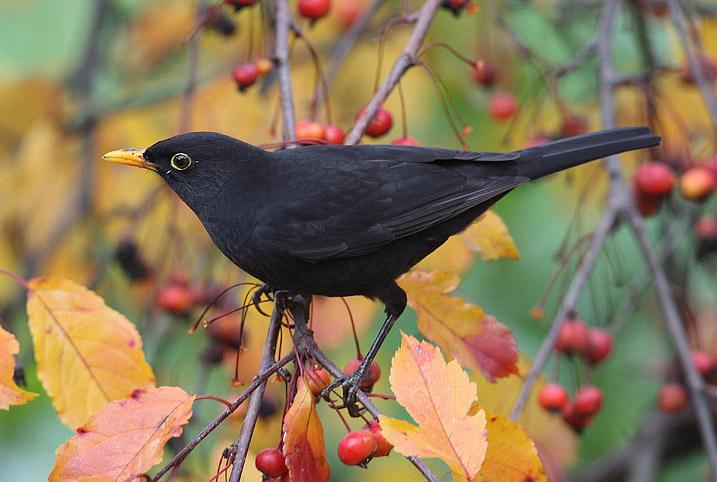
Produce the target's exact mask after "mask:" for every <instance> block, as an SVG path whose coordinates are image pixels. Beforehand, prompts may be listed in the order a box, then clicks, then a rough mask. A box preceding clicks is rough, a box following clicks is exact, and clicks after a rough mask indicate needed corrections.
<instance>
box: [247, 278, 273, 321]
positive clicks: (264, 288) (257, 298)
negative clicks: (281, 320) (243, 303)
mask: <svg viewBox="0 0 717 482" xmlns="http://www.w3.org/2000/svg"><path fill="white" fill-rule="evenodd" d="M269 293H271V288H270V287H269V286H268V285H261V286H260V287H258V288H257V289H256V290H254V293H252V294H251V302H252V304H253V305H254V308H256V311H258V312H259V313H261V314H262V315H264V316H271V315H269V314H267V313H265V312H264V310H262V309H261V297H262V296H263V295H268V294H269Z"/></svg>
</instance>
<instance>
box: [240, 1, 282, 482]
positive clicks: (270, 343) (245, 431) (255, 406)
mask: <svg viewBox="0 0 717 482" xmlns="http://www.w3.org/2000/svg"><path fill="white" fill-rule="evenodd" d="M279 3H281V2H279ZM283 317H284V307H283V301H282V298H281V297H280V296H275V297H274V311H273V312H272V314H271V321H269V330H268V331H267V333H266V343H265V344H264V352H263V353H262V355H261V365H260V366H259V372H260V373H263V372H265V371H266V370H267V369H268V368H269V367H271V366H273V365H275V364H276V362H275V361H274V353H275V352H276V341H277V339H278V337H279V331H280V330H281V320H282V318H283ZM266 382H267V380H264V381H263V382H262V383H260V384H259V386H258V387H257V388H256V390H255V391H254V393H253V394H252V396H251V400H250V401H249V407H247V411H246V416H245V417H244V422H243V423H242V426H241V431H240V432H239V437H238V438H237V441H236V450H235V452H234V454H235V455H234V467H232V473H231V476H230V477H229V482H239V479H240V478H241V473H242V470H243V469H244V462H246V456H247V453H248V452H249V442H251V437H252V435H253V434H254V427H255V426H256V421H257V418H259V408H260V407H261V400H262V399H263V398H264V390H265V389H266Z"/></svg>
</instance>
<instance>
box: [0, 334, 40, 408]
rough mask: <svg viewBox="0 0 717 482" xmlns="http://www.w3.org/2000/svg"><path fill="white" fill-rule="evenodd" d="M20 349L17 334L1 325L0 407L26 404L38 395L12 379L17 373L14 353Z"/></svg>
mask: <svg viewBox="0 0 717 482" xmlns="http://www.w3.org/2000/svg"><path fill="white" fill-rule="evenodd" d="M19 351H20V345H19V344H18V342H17V340H16V339H15V335H13V334H12V333H10V332H8V331H5V330H3V328H2V327H1V326H0V409H2V410H7V409H9V408H10V405H24V404H25V403H27V402H29V401H30V400H32V399H33V398H35V397H36V396H37V393H32V392H28V391H25V390H23V389H22V388H20V387H18V386H17V385H16V384H15V381H14V380H13V379H12V377H13V374H14V373H15V359H14V358H13V355H15V354H16V353H18V352H19Z"/></svg>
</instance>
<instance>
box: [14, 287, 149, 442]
mask: <svg viewBox="0 0 717 482" xmlns="http://www.w3.org/2000/svg"><path fill="white" fill-rule="evenodd" d="M28 286H29V296H28V300H27V313H28V318H29V325H30V331H31V333H32V339H33V344H34V347H35V358H36V360H37V375H38V377H39V378H40V381H41V382H42V385H43V386H44V387H45V390H47V393H48V394H49V395H50V398H51V399H52V404H53V406H54V407H55V410H57V413H58V415H59V417H60V419H61V420H62V421H63V422H64V423H66V424H67V425H69V426H70V427H72V428H75V427H78V426H80V425H82V424H83V423H84V422H86V421H87V420H88V419H89V418H90V417H91V416H92V415H94V414H96V413H98V412H99V411H100V409H101V408H102V407H103V406H104V405H106V404H107V403H108V402H110V401H112V400H119V399H122V398H126V397H128V396H129V395H130V394H131V393H132V390H134V389H136V388H150V387H153V386H154V382H155V378H154V374H153V372H152V368H151V367H150V366H149V365H148V364H147V362H146V361H145V359H144V354H143V353H142V339H141V338H140V336H139V333H138V332H137V329H136V328H135V326H134V325H133V324H132V323H131V322H130V321H129V320H127V318H125V317H124V316H122V315H121V314H120V313H118V312H116V311H115V310H113V309H111V308H109V307H108V306H107V305H105V302H104V300H103V299H102V298H100V297H99V296H98V295H96V294H95V293H93V292H92V291H90V290H88V289H87V288H85V287H83V286H81V285H79V284H77V283H74V282H72V281H70V280H67V279H63V278H46V277H40V278H34V279H32V280H30V281H29V282H28Z"/></svg>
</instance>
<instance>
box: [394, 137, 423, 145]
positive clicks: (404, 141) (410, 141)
mask: <svg viewBox="0 0 717 482" xmlns="http://www.w3.org/2000/svg"><path fill="white" fill-rule="evenodd" d="M391 144H394V145H397V146H420V144H419V143H418V141H417V140H416V139H415V138H413V137H411V136H406V137H401V138H399V139H396V140H395V141H393V142H392V143H391Z"/></svg>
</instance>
